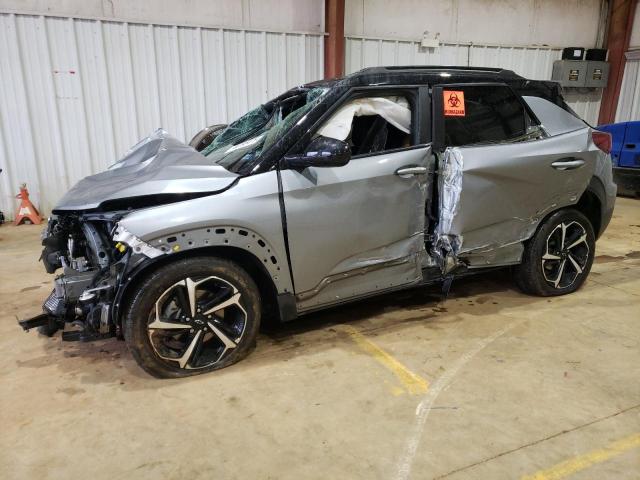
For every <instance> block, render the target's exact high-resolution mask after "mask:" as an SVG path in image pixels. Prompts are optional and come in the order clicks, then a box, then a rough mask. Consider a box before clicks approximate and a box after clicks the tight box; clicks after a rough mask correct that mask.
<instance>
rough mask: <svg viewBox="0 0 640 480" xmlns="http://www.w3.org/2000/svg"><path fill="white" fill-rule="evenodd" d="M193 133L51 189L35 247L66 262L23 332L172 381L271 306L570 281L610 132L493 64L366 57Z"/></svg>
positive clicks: (553, 88)
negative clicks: (490, 279)
mask: <svg viewBox="0 0 640 480" xmlns="http://www.w3.org/2000/svg"><path fill="white" fill-rule="evenodd" d="M197 139H198V141H197V142H196V143H197V144H198V147H197V148H198V149H199V150H201V151H196V149H194V148H192V147H190V146H187V145H185V144H184V143H181V142H180V141H178V140H176V139H175V138H173V137H171V136H169V135H167V134H166V132H164V131H162V130H158V131H157V132H155V133H154V134H153V135H151V136H150V137H148V138H146V139H144V140H143V141H141V142H140V143H138V144H137V145H136V146H135V147H133V148H132V149H131V150H130V151H129V152H128V153H127V154H126V155H125V157H124V158H122V159H121V160H120V161H118V162H117V163H115V164H114V165H112V166H111V167H110V168H109V169H107V170H106V171H104V172H102V173H99V174H97V175H93V176H90V177H87V178H85V179H84V180H82V181H80V182H79V183H78V184H77V185H76V186H74V187H73V188H72V189H71V190H70V191H69V192H68V193H67V194H66V195H65V196H64V197H63V198H62V199H61V200H60V202H59V204H58V205H57V207H56V208H55V209H54V211H53V215H52V217H51V218H50V220H49V223H48V226H47V228H46V231H45V232H44V234H43V245H44V250H43V252H42V257H41V259H42V261H43V263H44V265H45V268H46V269H47V271H48V272H49V273H53V272H56V271H58V270H59V269H62V273H61V274H59V275H58V276H57V277H56V279H55V286H54V290H53V292H52V293H51V295H50V296H49V297H48V298H47V300H46V301H45V303H44V312H43V313H42V314H41V315H39V316H37V317H34V318H32V319H29V320H24V321H22V322H20V323H21V325H22V326H23V327H24V328H25V329H29V328H33V327H39V328H40V331H41V332H43V333H45V334H49V335H52V334H54V333H55V332H56V330H58V329H60V328H62V329H64V331H63V332H62V338H63V339H65V340H92V339H97V338H104V337H107V336H118V337H119V338H124V339H125V340H126V342H127V344H128V346H129V348H130V350H131V352H132V354H133V356H134V357H135V359H136V360H137V361H138V363H139V364H140V366H141V367H142V368H144V369H145V370H146V371H147V372H149V373H150V374H152V375H155V376H158V377H182V376H185V375H193V374H196V373H203V372H208V371H211V370H215V369H218V368H222V367H225V366H228V365H230V364H232V363H234V362H237V361H238V360H240V359H242V358H243V357H244V356H246V355H247V354H248V353H249V351H250V350H251V348H252V346H253V345H254V343H255V339H256V335H257V333H258V328H259V325H260V320H261V318H265V317H266V316H269V317H274V318H277V319H279V320H280V321H285V322H286V321H290V320H294V319H295V318H297V317H299V316H301V315H304V314H307V313H309V312H312V311H315V310H319V309H323V308H326V307H329V306H333V305H336V304H341V303H345V302H350V301H354V300H358V299H362V298H365V297H368V296H372V295H376V294H378V293H383V292H389V291H394V290H400V289H404V288H408V287H413V286H416V285H422V284H429V283H436V282H445V285H446V284H450V281H451V279H453V278H455V277H458V276H461V275H465V274H469V273H474V272H478V271H480V270H486V269H492V268H498V267H505V266H512V267H513V271H514V275H515V280H516V282H517V284H518V285H519V287H520V288H521V289H522V290H523V291H525V292H527V293H531V294H536V295H561V294H565V293H570V292H573V291H574V290H576V289H577V288H579V287H580V285H582V283H583V282H584V280H585V278H586V277H587V275H588V273H589V270H590V268H591V264H592V262H593V257H594V249H595V240H596V238H597V237H598V236H599V235H600V234H602V232H603V231H604V229H605V228H606V226H607V224H608V222H609V220H610V218H611V214H612V211H613V205H614V200H615V193H616V186H615V184H614V183H613V182H612V172H611V170H612V169H611V160H610V157H609V155H608V151H609V149H610V144H611V138H610V136H609V135H608V134H606V133H602V132H598V131H596V130H594V129H592V128H591V127H590V126H589V125H587V124H586V123H585V122H583V121H582V120H581V119H580V118H578V117H577V116H576V115H575V114H574V113H573V112H572V111H571V109H570V108H569V107H568V106H567V105H566V103H565V102H564V100H563V99H562V95H561V92H560V90H559V87H558V86H557V85H556V84H555V83H551V82H543V81H532V80H526V79H524V78H522V77H520V76H518V75H516V74H514V73H513V72H510V71H505V70H499V69H473V68H468V67H464V68H456V67H386V68H385V67H381V68H370V69H365V70H362V71H360V72H358V73H355V74H353V75H350V76H347V77H345V78H343V79H338V80H331V81H321V82H316V83H313V84H309V85H304V86H301V87H297V88H294V89H292V90H289V91H287V92H285V93H284V94H282V95H280V96H279V97H278V98H276V99H274V100H271V101H269V102H267V103H265V104H263V105H260V106H259V107H258V108H256V109H255V110H252V111H250V112H249V113H247V114H246V115H244V116H242V117H241V118H239V119H238V120H236V121H234V122H233V123H231V124H230V125H228V126H227V127H226V128H220V127H218V128H213V129H207V130H206V131H204V132H203V134H202V135H199V136H198V137H197Z"/></svg>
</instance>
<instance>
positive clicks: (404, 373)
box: [342, 325, 429, 395]
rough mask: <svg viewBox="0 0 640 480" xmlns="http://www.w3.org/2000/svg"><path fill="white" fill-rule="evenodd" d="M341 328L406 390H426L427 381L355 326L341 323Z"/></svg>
mask: <svg viewBox="0 0 640 480" xmlns="http://www.w3.org/2000/svg"><path fill="white" fill-rule="evenodd" d="M342 330H343V331H345V332H346V333H347V334H348V335H349V337H351V339H352V340H353V341H354V342H355V343H356V344H357V345H358V346H359V347H360V348H361V349H362V350H364V351H365V352H367V353H368V354H369V355H371V356H372V357H373V358H374V359H376V360H377V361H378V363H380V364H381V365H382V366H384V367H385V368H387V369H389V370H391V371H392V372H393V373H394V374H395V376H396V377H397V378H398V380H400V382H401V383H402V385H403V386H404V388H405V389H406V390H407V392H409V393H410V394H412V395H419V394H421V393H425V392H426V391H427V389H428V388H429V382H427V381H426V380H425V379H424V378H422V377H421V376H420V375H418V374H416V373H413V372H412V371H411V370H409V369H408V368H407V367H405V366H404V365H403V364H402V363H400V362H399V361H398V360H396V359H395V358H394V357H392V356H391V355H389V354H388V353H387V352H385V351H384V350H383V349H381V348H380V347H379V346H377V345H376V344H375V343H373V342H371V341H370V340H368V339H367V337H365V336H364V335H362V333H360V332H359V331H358V330H357V329H356V328H354V327H352V326H351V325H343V326H342Z"/></svg>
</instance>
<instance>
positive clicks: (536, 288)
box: [515, 209, 596, 297]
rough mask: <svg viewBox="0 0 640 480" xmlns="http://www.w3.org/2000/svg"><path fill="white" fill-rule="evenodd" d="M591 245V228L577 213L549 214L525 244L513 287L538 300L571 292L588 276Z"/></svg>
mask: <svg viewBox="0 0 640 480" xmlns="http://www.w3.org/2000/svg"><path fill="white" fill-rule="evenodd" d="M563 225H564V231H565V241H564V244H563V245H562V246H561V243H562V233H563V232H562V231H563ZM576 242H579V243H576ZM595 243H596V241H595V235H594V233H593V226H592V225H591V222H589V220H588V219H587V217H585V216H584V215H583V214H582V213H580V212H579V211H577V210H574V209H564V210H559V211H557V212H555V213H553V214H551V215H550V216H549V217H548V218H547V219H545V220H544V222H543V223H542V224H541V225H540V226H539V227H538V230H537V231H536V233H535V234H534V236H533V237H532V238H531V240H529V242H527V245H526V247H525V250H524V253H523V255H522V263H521V264H520V265H518V266H517V267H516V268H515V280H516V284H517V285H518V287H519V288H520V289H521V290H522V291H523V292H525V293H528V294H531V295H539V296H542V297H550V296H556V295H565V294H567V293H572V292H575V291H576V290H577V289H578V288H580V287H581V286H582V284H583V283H584V281H585V280H586V278H587V276H588V275H589V271H590V270H591V265H592V264H593V258H594V254H595ZM571 245H573V246H572V247H571V248H569V247H570V246H571Z"/></svg>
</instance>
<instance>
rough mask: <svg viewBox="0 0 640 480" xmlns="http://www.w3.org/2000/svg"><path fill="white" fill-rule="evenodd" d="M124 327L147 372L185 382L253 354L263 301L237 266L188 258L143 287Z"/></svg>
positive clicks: (135, 295) (156, 274) (150, 278)
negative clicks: (188, 377)
mask: <svg viewBox="0 0 640 480" xmlns="http://www.w3.org/2000/svg"><path fill="white" fill-rule="evenodd" d="M123 322H124V333H125V340H126V342H127V345H128V347H129V349H130V351H131V353H132V354H133V356H134V358H135V359H136V361H137V362H138V364H140V366H141V367H142V368H143V369H144V370H145V371H147V372H148V373H150V374H151V375H153V376H156V377H160V378H176V377H185V376H189V375H195V374H198V373H205V372H209V371H212V370H217V369H219V368H223V367H226V366H229V365H231V364H233V363H236V362H237V361H239V360H241V359H242V358H244V357H245V356H246V355H247V354H248V353H249V351H250V350H251V348H252V346H253V345H254V343H255V339H256V336H257V333H258V328H259V325H260V296H259V293H258V288H257V287H256V285H255V283H254V281H253V280H252V279H251V277H250V276H249V275H248V274H247V273H246V272H245V271H244V270H243V269H242V268H240V267H239V266H238V265H236V264H235V263H232V262H229V261H226V260H222V259H219V258H214V257H198V258H190V259H182V260H178V261H176V262H173V263H170V264H168V265H165V266H163V267H161V268H159V269H158V270H156V271H154V272H153V273H151V274H150V275H149V276H148V277H147V278H146V279H145V280H144V281H143V282H142V283H141V284H140V285H138V287H137V288H136V290H135V292H134V293H133V295H132V299H131V302H130V305H129V307H128V309H127V311H126V314H125V317H124V320H123Z"/></svg>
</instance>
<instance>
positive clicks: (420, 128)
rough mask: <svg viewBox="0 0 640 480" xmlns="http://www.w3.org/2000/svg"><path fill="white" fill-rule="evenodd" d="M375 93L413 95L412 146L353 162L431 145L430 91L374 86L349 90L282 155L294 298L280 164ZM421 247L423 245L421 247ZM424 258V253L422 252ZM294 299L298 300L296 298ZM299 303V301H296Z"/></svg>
mask: <svg viewBox="0 0 640 480" xmlns="http://www.w3.org/2000/svg"><path fill="white" fill-rule="evenodd" d="M377 92H380V94H384V95H385V96H388V95H394V94H398V95H403V96H406V97H407V98H408V99H409V95H408V94H409V93H410V92H415V93H413V94H412V95H411V99H410V101H412V100H413V103H414V107H413V108H412V111H413V112H414V115H415V118H412V122H415V127H412V132H411V134H412V143H414V145H411V146H409V147H402V148H397V149H392V150H385V151H383V152H376V153H373V154H366V155H356V156H354V157H353V158H354V159H356V160H357V159H358V158H362V157H372V156H378V155H384V154H389V153H397V152H403V151H410V150H417V149H424V148H428V147H430V141H431V98H430V95H429V88H428V86H426V85H424V84H402V85H375V86H366V85H363V86H354V87H351V88H349V89H348V90H347V91H346V92H345V93H344V94H343V95H341V97H340V98H339V99H338V100H337V101H336V102H334V104H332V105H331V106H330V107H329V108H328V109H327V110H326V111H325V112H324V113H323V114H322V115H321V116H320V117H319V118H318V119H317V120H316V121H315V122H314V123H313V124H312V125H310V126H309V128H308V129H307V131H306V132H305V134H304V135H302V136H301V137H300V139H298V140H297V141H296V142H295V143H294V144H293V145H292V147H291V148H289V149H288V150H287V152H285V154H284V155H283V156H282V158H281V159H280V161H278V162H277V164H276V169H277V173H278V189H279V197H280V201H281V211H282V223H283V236H284V241H285V248H286V253H287V261H288V266H289V273H290V276H291V279H292V283H293V290H294V292H293V293H294V295H297V294H298V293H299V292H298V289H297V288H296V284H295V275H294V269H293V263H292V258H291V245H290V235H289V225H288V219H287V212H286V202H285V197H284V193H285V192H284V187H283V182H282V173H283V171H284V170H288V168H283V166H282V161H283V159H284V156H286V155H290V154H296V153H300V152H302V151H303V150H304V148H305V147H306V145H307V144H308V143H309V142H310V141H311V139H312V136H313V134H314V133H315V132H316V131H317V130H318V129H319V128H320V127H321V126H322V125H324V123H325V122H326V121H327V120H328V119H329V118H330V117H331V116H332V115H333V114H334V113H335V112H336V111H337V110H338V109H339V108H341V107H342V106H344V105H346V104H347V103H348V102H350V101H352V100H354V99H357V98H363V97H371V96H375V95H376V94H377ZM428 183H429V184H432V183H433V177H431V178H429V180H428ZM423 246H424V244H423ZM425 254H426V250H425ZM401 288H406V285H398V286H396V287H393V288H386V289H381V290H371V291H370V292H363V293H361V294H358V295H355V296H353V297H351V298H344V299H340V300H337V301H331V302H323V303H319V304H317V305H315V306H314V307H313V308H304V309H303V310H300V309H298V314H301V313H307V312H309V311H314V310H317V309H320V308H323V307H325V306H327V305H329V304H332V305H333V304H336V303H345V302H349V301H354V300H357V299H359V298H362V297H364V296H368V295H371V294H372V293H373V294H377V293H382V292H386V291H390V290H397V289H401ZM296 298H297V297H296ZM298 303H299V301H298Z"/></svg>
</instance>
